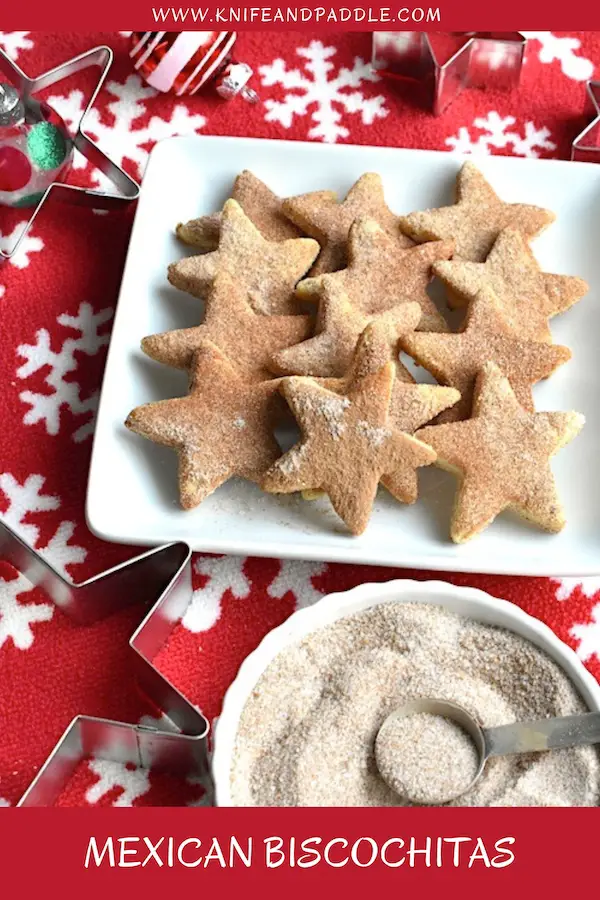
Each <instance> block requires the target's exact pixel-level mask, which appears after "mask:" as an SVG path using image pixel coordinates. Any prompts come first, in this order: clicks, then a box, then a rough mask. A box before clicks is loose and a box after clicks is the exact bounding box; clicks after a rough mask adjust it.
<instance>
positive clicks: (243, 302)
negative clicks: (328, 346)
mask: <svg viewBox="0 0 600 900" xmlns="http://www.w3.org/2000/svg"><path fill="white" fill-rule="evenodd" d="M311 331H312V319H311V317H310V316H269V320H268V322H265V317H264V316H261V315H259V314H258V313H256V312H254V310H253V309H252V307H251V306H250V303H249V302H248V299H247V296H246V292H245V291H244V289H243V288H241V287H240V285H239V283H238V281H237V280H236V279H235V278H234V277H233V276H232V275H230V274H229V273H228V272H220V273H219V274H218V275H217V276H216V277H215V280H214V282H213V285H212V287H211V288H210V292H209V295H208V300H207V304H206V316H205V318H204V322H203V324H202V325H197V326H196V327H194V328H181V329H179V330H177V331H167V332H165V333H164V334H153V335H150V336H149V337H145V338H144V339H143V340H142V350H143V351H144V353H146V354H147V355H148V356H150V357H152V359H156V360H158V361H159V362H162V363H166V365H169V366H174V367H175V368H177V369H186V368H188V367H189V365H190V363H191V360H192V357H193V354H194V352H195V351H196V350H197V349H198V347H199V346H200V345H201V344H202V342H203V341H204V340H205V339H208V340H210V341H212V342H213V343H214V344H216V345H217V347H219V349H220V350H222V351H223V353H224V354H225V355H226V356H227V358H228V359H229V360H231V362H232V364H233V365H234V366H235V368H236V369H237V370H238V371H239V373H240V374H241V375H242V376H243V377H244V379H245V380H246V381H254V382H257V381H266V380H267V379H269V378H272V377H273V375H272V373H271V372H270V370H269V363H270V359H271V356H272V354H273V353H275V352H276V351H277V350H281V349H282V348H283V347H290V346H292V345H294V344H297V343H298V342H299V341H303V340H305V339H306V338H307V337H308V336H309V335H310V333H311Z"/></svg>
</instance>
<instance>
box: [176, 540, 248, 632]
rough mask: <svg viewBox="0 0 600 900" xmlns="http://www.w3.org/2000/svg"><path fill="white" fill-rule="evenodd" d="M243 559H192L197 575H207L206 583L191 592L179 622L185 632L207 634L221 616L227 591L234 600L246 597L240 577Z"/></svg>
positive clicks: (237, 557)
mask: <svg viewBox="0 0 600 900" xmlns="http://www.w3.org/2000/svg"><path fill="white" fill-rule="evenodd" d="M245 562H246V558H245V557H243V556H220V557H206V558H204V559H198V560H196V562H195V564H194V567H195V570H196V572H197V573H198V574H199V575H207V576H208V578H209V580H208V582H207V584H206V585H205V586H204V587H202V588H198V590H196V591H194V594H193V597H192V601H191V603H190V605H189V607H188V609H187V611H186V613H185V615H184V617H183V619H182V620H181V624H182V625H183V627H184V628H187V630H188V631H191V632H193V633H194V634H198V633H199V632H201V631H208V630H209V629H210V628H212V627H213V625H214V624H215V623H216V622H217V621H218V619H219V616H220V615H221V600H222V597H223V594H224V593H225V591H227V590H229V591H231V593H232V594H233V596H234V597H235V598H236V599H237V600H243V599H245V598H246V597H248V596H249V594H250V582H249V581H248V579H247V578H246V576H245V574H244V563H245Z"/></svg>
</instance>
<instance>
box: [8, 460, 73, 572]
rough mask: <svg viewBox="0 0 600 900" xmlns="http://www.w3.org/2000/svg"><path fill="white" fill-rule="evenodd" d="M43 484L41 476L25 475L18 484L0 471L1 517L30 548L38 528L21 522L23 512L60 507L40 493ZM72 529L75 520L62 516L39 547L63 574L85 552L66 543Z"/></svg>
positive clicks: (37, 536)
mask: <svg viewBox="0 0 600 900" xmlns="http://www.w3.org/2000/svg"><path fill="white" fill-rule="evenodd" d="M43 487H44V478H43V476H42V475H36V474H32V475H29V476H28V477H27V478H26V479H25V481H24V482H23V484H20V483H19V482H18V481H17V479H16V478H15V477H14V475H11V473H10V472H2V473H0V491H2V493H4V495H5V497H6V499H7V500H8V507H7V509H6V511H5V512H4V513H3V514H2V515H3V518H4V520H5V522H6V523H7V524H8V525H10V527H11V528H13V529H14V530H15V531H16V532H17V533H18V534H19V536H20V537H21V538H22V539H23V540H24V541H26V543H28V544H29V545H30V546H32V547H35V546H36V545H37V542H38V539H39V536H40V530H39V528H38V526H37V525H32V524H31V523H29V522H24V521H23V520H24V519H25V517H26V516H27V514H28V513H31V512H35V513H39V512H49V511H53V510H56V509H58V508H59V507H60V499H59V498H58V497H55V496H53V495H52V494H43V493H42V489H43ZM74 531H75V523H74V522H70V521H68V520H66V519H65V520H64V521H62V522H60V524H59V526H58V528H57V529H56V531H55V533H54V535H53V537H52V538H51V539H50V540H49V541H48V543H47V545H46V547H44V548H42V550H43V552H44V555H45V556H46V555H47V557H48V559H49V560H50V562H51V563H52V565H53V566H55V567H56V568H57V569H58V570H59V571H60V572H61V573H62V574H63V575H66V574H67V566H70V565H74V564H76V563H81V562H83V561H84V559H85V557H86V555H87V551H86V550H85V549H84V548H83V547H79V546H78V545H77V544H70V543H69V541H70V540H71V538H72V537H73V532H74Z"/></svg>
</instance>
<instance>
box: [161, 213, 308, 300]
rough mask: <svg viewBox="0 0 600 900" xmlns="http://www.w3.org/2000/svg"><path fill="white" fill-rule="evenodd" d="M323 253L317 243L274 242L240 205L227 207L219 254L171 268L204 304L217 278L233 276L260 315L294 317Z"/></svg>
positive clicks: (174, 280)
mask: <svg viewBox="0 0 600 900" xmlns="http://www.w3.org/2000/svg"><path fill="white" fill-rule="evenodd" d="M318 252H319V245H318V243H317V242H316V241H314V240H313V239H312V238H293V239H292V240H286V241H280V242H276V241H268V240H266V239H265V238H264V237H263V236H262V234H261V233H260V231H259V230H258V229H257V228H256V226H255V225H253V224H252V222H251V221H250V219H249V218H248V216H247V215H246V214H245V213H244V211H243V210H242V208H241V206H240V205H239V204H238V203H236V201H235V200H228V201H227V202H226V204H225V206H224V207H223V217H222V220H221V231H220V237H219V246H218V249H217V250H215V251H213V252H212V253H205V254H203V255H200V256H189V257H187V258H186V259H182V260H180V261H179V262H176V263H173V264H172V265H170V266H169V273H168V275H169V281H170V282H171V284H172V285H174V286H175V287H177V288H180V289H181V290H183V291H187V293H188V294H192V295H193V296H194V297H198V298H200V299H204V298H205V297H206V295H207V293H208V291H209V290H210V287H211V285H212V283H213V280H214V278H215V276H216V275H217V273H219V272H228V273H229V274H230V275H233V276H234V277H235V278H236V279H237V280H238V282H239V284H240V286H241V287H242V288H244V290H246V292H247V294H248V297H249V300H250V303H251V305H252V307H253V308H254V309H255V310H256V312H259V313H262V314H263V315H293V314H294V313H296V312H298V311H299V310H298V304H297V301H296V300H295V298H294V288H295V286H296V284H297V283H298V281H299V280H300V279H301V278H302V276H303V275H305V274H306V272H307V271H308V269H309V268H310V266H311V265H312V263H313V260H314V259H315V258H316V256H317V253H318Z"/></svg>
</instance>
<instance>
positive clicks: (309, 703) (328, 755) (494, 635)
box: [231, 603, 600, 806]
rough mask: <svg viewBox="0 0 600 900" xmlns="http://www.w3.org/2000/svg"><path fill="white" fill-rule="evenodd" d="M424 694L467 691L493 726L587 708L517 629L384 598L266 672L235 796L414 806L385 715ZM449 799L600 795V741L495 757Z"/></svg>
mask: <svg viewBox="0 0 600 900" xmlns="http://www.w3.org/2000/svg"><path fill="white" fill-rule="evenodd" d="M418 697H436V698H439V699H443V700H450V701H454V702H455V703H459V704H460V705H462V706H464V707H465V708H466V709H468V710H469V711H470V712H471V713H472V714H473V715H475V716H476V717H477V719H478V720H479V721H480V723H481V724H482V725H483V726H484V727H492V726H495V725H502V724H506V723H509V722H514V721H517V720H523V719H530V718H542V717H546V716H564V715H570V714H573V713H577V712H585V711H586V708H585V706H584V703H583V701H582V700H581V698H580V697H579V695H578V694H577V692H576V690H575V688H574V687H573V685H572V684H571V682H570V681H569V679H568V678H567V676H566V675H565V674H564V672H563V671H562V669H561V668H560V667H559V666H558V665H557V664H556V663H555V662H554V661H553V660H551V659H550V657H549V656H547V655H546V654H545V653H544V652H542V651H541V650H538V649H537V648H536V647H535V646H534V645H533V644H531V643H530V642H529V641H527V640H525V639H523V638H521V637H519V636H518V635H516V634H513V633H512V632H510V631H506V630H504V629H501V628H494V627H492V626H489V625H483V624H480V623H478V622H475V621H473V620H471V619H468V618H466V617H463V616H459V615H456V614H455V613H452V612H449V611H448V610H446V609H444V608H442V607H438V606H428V605H427V606H423V605H419V604H406V603H387V604H380V605H377V606H374V607H372V608H371V609H368V610H365V611H363V612H360V613H357V614H354V615H351V616H347V617H346V618H343V619H340V620H339V621H337V622H334V623H333V624H331V625H328V626H326V627H324V628H321V629H319V630H317V631H315V632H313V633H311V634H310V635H308V636H307V637H305V638H304V639H303V640H302V641H300V642H299V643H297V644H294V645H292V646H291V647H288V648H286V649H285V650H284V651H283V652H282V653H280V654H279V656H277V657H276V658H275V660H274V661H273V662H272V663H271V664H270V665H269V666H268V668H267V669H266V670H265V672H264V673H263V675H262V676H261V678H260V679H259V681H258V683H257V685H256V687H255V689H254V691H253V692H252V694H251V696H250V698H249V699H248V701H247V703H246V706H245V708H244V710H243V712H242V716H241V719H240V725H239V729H238V734H237V738H236V746H235V750H234V757H233V762H232V770H231V788H232V791H231V792H232V801H233V803H234V804H235V805H237V806H402V805H405V803H406V801H403V800H402V798H401V797H400V796H399V795H398V794H397V793H395V792H394V791H393V790H392V789H391V788H390V787H388V785H387V784H386V783H385V781H384V780H383V779H382V778H381V776H380V775H379V772H378V770H377V766H376V763H375V756H374V744H375V738H376V736H377V732H378V730H379V728H380V726H381V725H382V723H383V721H384V720H385V718H386V716H387V715H389V713H391V712H392V711H393V710H394V709H395V708H397V707H398V706H401V705H402V704H403V703H405V702H406V701H408V700H411V699H414V698H418ZM441 750H442V752H441V753H440V758H444V753H443V748H441ZM446 756H447V754H446ZM451 805H457V806H598V805H600V753H599V751H598V749H597V748H594V747H578V748H573V749H569V750H561V751H552V752H547V753H541V754H529V755H526V756H513V757H504V758H496V759H491V760H489V762H488V764H487V765H486V769H485V772H484V774H483V776H482V777H481V779H480V780H479V781H478V783H477V785H476V787H475V788H474V789H473V790H472V791H471V792H469V793H467V794H464V795H462V796H461V797H460V798H459V799H457V800H455V801H453V803H452V804H451Z"/></svg>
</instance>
